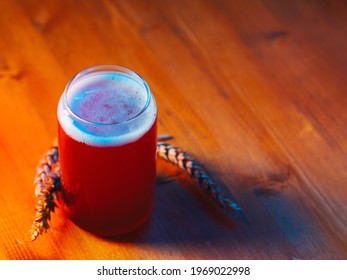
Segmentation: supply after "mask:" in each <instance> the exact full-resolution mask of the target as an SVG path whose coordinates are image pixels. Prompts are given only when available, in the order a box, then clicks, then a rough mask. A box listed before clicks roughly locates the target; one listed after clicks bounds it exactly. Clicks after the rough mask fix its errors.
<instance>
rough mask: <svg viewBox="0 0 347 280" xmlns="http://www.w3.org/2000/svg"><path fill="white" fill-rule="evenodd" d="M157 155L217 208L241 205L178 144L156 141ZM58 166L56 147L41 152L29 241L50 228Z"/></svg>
mask: <svg viewBox="0 0 347 280" xmlns="http://www.w3.org/2000/svg"><path fill="white" fill-rule="evenodd" d="M170 138H171V136H169V135H159V136H158V140H167V139H170ZM157 155H158V157H161V158H163V159H165V160H166V161H168V162H171V163H172V164H174V165H176V166H178V167H180V168H181V169H183V170H184V171H186V172H187V173H188V174H189V175H190V176H191V177H193V178H194V179H196V181H197V184H198V187H199V188H200V189H202V190H204V191H205V193H206V194H207V195H208V197H209V198H210V199H212V200H213V201H214V202H215V203H216V204H217V205H218V206H219V207H221V208H222V209H224V210H225V211H227V212H230V213H233V214H235V216H237V215H238V214H239V213H240V211H241V208H240V207H239V206H238V205H237V204H236V203H235V202H234V201H233V200H231V199H230V198H228V197H226V196H225V194H224V192H223V191H222V189H221V188H220V187H218V185H217V184H216V183H215V182H214V181H213V180H212V179H211V178H210V176H209V175H208V174H207V172H206V171H205V170H204V168H202V167H201V166H200V164H199V163H198V162H197V161H196V160H195V159H194V158H192V157H191V156H190V155H188V154H187V153H186V152H185V151H183V150H182V149H181V148H179V147H175V146H172V145H170V144H168V143H166V142H158V143H157ZM60 175H61V173H60V165H59V153H58V146H57V145H53V146H52V148H51V149H50V150H49V151H48V152H46V153H45V154H44V156H43V157H42V159H41V160H40V162H39V165H38V167H37V172H36V177H35V181H34V185H35V195H36V196H37V197H38V201H37V203H36V207H35V211H36V214H35V218H34V222H33V224H32V226H31V230H30V233H31V241H35V240H36V239H37V237H38V236H39V235H41V234H43V233H45V232H47V230H48V229H49V228H50V220H51V212H54V210H55V208H56V207H57V204H56V201H57V200H58V193H59V192H60V191H61V183H60Z"/></svg>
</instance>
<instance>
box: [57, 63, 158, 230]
mask: <svg viewBox="0 0 347 280" xmlns="http://www.w3.org/2000/svg"><path fill="white" fill-rule="evenodd" d="M57 113H58V136H59V137H58V140H59V141H58V143H59V161H60V167H61V183H62V198H63V201H64V207H63V208H64V211H65V212H66V213H67V214H68V216H69V217H70V219H71V220H72V221H73V222H74V223H75V224H77V225H78V226H79V227H81V228H83V229H85V230H87V231H89V232H92V233H94V234H97V235H118V234H123V233H126V232H129V231H131V230H133V229H135V228H137V227H139V226H140V225H141V224H143V223H144V222H145V221H146V220H147V219H148V218H149V216H150V214H151V212H152V208H153V201H154V189H155V177H156V147H157V146H156V141H157V139H156V137H157V107H156V103H155V99H154V97H153V95H152V93H151V91H150V88H149V86H148V84H147V83H146V81H145V80H144V79H143V78H142V77H141V76H139V75H138V74H136V73H135V72H133V71H131V70H129V69H127V68H123V67H120V66H114V65H100V66H94V67H91V68H88V69H86V70H84V71H82V72H80V73H79V74H77V75H76V76H75V77H74V78H73V79H72V80H71V81H70V82H69V83H68V84H67V86H66V88H65V90H64V92H63V94H62V96H61V98H60V101H59V104H58V112H57Z"/></svg>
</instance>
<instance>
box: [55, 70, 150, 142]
mask: <svg viewBox="0 0 347 280" xmlns="http://www.w3.org/2000/svg"><path fill="white" fill-rule="evenodd" d="M87 78H88V81H87V79H86V77H81V78H79V79H77V80H74V81H73V82H72V83H71V84H70V85H69V86H68V89H66V90H68V92H69V94H68V95H67V96H68V98H67V99H66V100H65V101H66V102H67V103H68V104H69V108H68V107H67V106H66V102H65V101H64V95H62V97H61V98H60V101H59V104H58V121H59V123H60V125H61V127H62V128H63V129H64V131H65V132H66V134H67V135H69V136H70V137H71V138H73V139H75V140H76V141H79V142H82V143H85V144H88V145H92V146H98V147H107V146H118V145H123V144H126V143H130V142H133V141H136V140H137V139H139V138H140V137H141V136H142V135H144V134H145V133H146V132H147V131H148V130H149V129H150V128H151V127H152V125H153V123H154V121H155V118H156V104H155V100H154V98H153V96H151V98H150V102H149V104H148V105H147V108H146V110H145V111H144V112H142V113H141V111H142V109H143V108H144V107H145V106H146V102H147V101H148V100H147V99H148V98H147V89H148V88H146V87H145V85H144V84H143V83H142V84H141V83H140V81H135V80H133V79H131V78H129V77H127V76H126V75H123V74H110V73H98V74H94V75H89V76H87ZM148 90H149V89H148ZM93 92H99V93H100V94H102V96H103V98H101V101H100V100H99V101H97V102H93V106H89V107H90V108H89V107H88V108H87V110H86V108H84V107H83V106H82V107H81V106H79V105H78V104H81V103H80V102H81V101H83V100H85V98H86V97H87V96H88V95H89V94H92V93H93ZM107 95H109V97H107ZM105 96H106V97H105ZM87 98H88V97H87ZM100 102H101V103H100ZM87 105H90V103H88V104H87ZM105 107H107V108H106V109H105V111H104V116H103V114H99V111H98V110H100V109H103V108H105ZM124 107H127V108H125V110H123V109H124ZM70 108H71V109H70ZM110 108H111V109H110ZM129 108H130V109H131V110H129ZM71 110H72V111H73V112H74V113H72V112H71ZM112 110H114V111H112ZM116 111H117V114H112V113H115V112H116ZM139 113H141V114H139ZM74 114H75V115H74ZM76 115H77V116H76ZM106 115H107V116H106ZM79 118H83V119H85V120H87V122H84V121H83V120H81V119H79Z"/></svg>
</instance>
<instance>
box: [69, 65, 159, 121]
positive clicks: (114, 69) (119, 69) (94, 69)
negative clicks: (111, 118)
mask: <svg viewBox="0 0 347 280" xmlns="http://www.w3.org/2000/svg"><path fill="white" fill-rule="evenodd" d="M101 72H106V73H122V74H125V75H127V76H128V77H130V78H131V79H133V80H136V81H138V82H141V84H142V85H143V86H144V87H145V90H146V103H145V105H144V107H143V108H142V109H141V111H140V112H139V113H138V114H137V115H135V116H133V117H131V118H130V119H128V120H126V121H122V122H116V123H100V122H94V121H89V120H86V119H85V118H83V117H81V116H79V115H77V114H76V113H75V112H74V111H73V110H72V108H71V107H70V105H69V102H68V98H67V96H68V92H69V88H70V86H72V85H73V83H74V82H76V81H78V79H80V78H81V77H83V76H84V75H87V74H92V73H101ZM151 99H152V93H151V90H150V88H149V86H148V84H147V82H146V80H145V79H144V78H142V77H141V76H140V75H139V74H137V73H136V72H134V71H133V70H131V69H129V68H126V67H123V66H118V65H113V64H101V65H95V66H91V67H88V68H86V69H84V70H82V71H80V72H79V73H77V74H76V75H75V76H73V77H72V78H71V79H70V81H69V82H68V83H67V85H66V87H65V89H64V92H63V102H64V104H65V108H66V110H67V111H68V112H69V114H71V116H73V117H74V118H75V119H77V120H79V121H81V122H83V123H86V124H89V125H95V126H122V125H126V124H128V123H131V122H133V121H135V120H136V119H138V118H139V117H140V116H141V115H142V114H143V113H144V112H145V111H146V110H147V108H148V106H149V104H150V102H151Z"/></svg>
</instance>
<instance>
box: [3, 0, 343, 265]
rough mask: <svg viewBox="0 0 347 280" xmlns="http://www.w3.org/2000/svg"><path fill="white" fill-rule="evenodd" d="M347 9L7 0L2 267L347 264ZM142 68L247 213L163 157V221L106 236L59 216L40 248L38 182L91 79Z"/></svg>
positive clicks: (159, 201)
mask: <svg viewBox="0 0 347 280" xmlns="http://www.w3.org/2000/svg"><path fill="white" fill-rule="evenodd" d="M346 34H347V5H346V2H345V1H333V3H330V2H329V1H301V0H294V1H289V0H284V1H276V0H262V1H252V0H249V1H243V0H238V1H227V0H218V1H212V0H203V1H198V0H194V1H183V0H165V1H163V0H157V1H143V0H131V1H116V0H114V1H111V0H102V1H96V0H95V1H68V0H64V1H62V0H60V1H48V0H46V1H41V0H40V1H39V0H33V1H29V0H24V1H20V0H18V1H1V2H0V114H1V122H0V131H1V137H0V174H1V175H0V186H1V187H0V188H1V189H0V190H1V191H0V233H1V235H0V259H346V258H347V241H346V240H347V203H346V202H347V186H346V182H347V157H346V156H347V110H346V107H347V94H346V78H347V52H346V50H347V37H346ZM98 64H116V65H122V66H125V67H128V68H130V69H133V70H135V71H136V72H138V73H140V74H141V75H142V76H143V77H144V78H145V79H146V80H147V82H148V83H149V85H150V87H151V89H152V91H153V94H154V96H155V98H156V100H157V104H158V110H159V133H169V134H171V135H173V136H174V137H175V138H174V140H172V141H171V143H172V144H173V145H178V146H180V147H182V148H184V149H185V150H186V151H188V152H189V153H190V154H191V155H193V156H194V157H195V158H196V159H198V160H199V161H200V162H201V163H202V164H203V165H204V167H206V169H207V170H208V171H209V174H210V175H211V177H212V178H213V179H214V180H215V181H216V182H217V183H218V184H219V185H220V186H221V187H222V188H223V189H224V190H225V192H227V193H228V194H230V195H232V196H233V197H234V199H235V201H236V202H237V203H238V204H239V205H240V206H241V208H242V214H241V215H240V216H239V218H238V219H237V220H236V221H233V220H231V219H229V218H227V217H225V216H224V214H223V213H222V212H221V211H220V210H219V209H217V208H216V207H215V205H214V204H213V203H211V202H210V201H209V200H208V199H206V198H205V197H204V195H203V193H201V192H200V191H199V190H198V188H197V185H196V183H195V182H194V180H192V179H190V178H189V176H187V175H186V174H185V173H183V172H180V171H179V170H178V169H177V168H175V167H174V166H171V165H170V164H169V163H165V162H164V161H162V160H158V182H157V188H156V203H155V208H154V211H153V215H152V217H151V219H150V220H149V222H148V223H147V224H146V225H145V226H144V227H142V228H141V229H140V230H138V231H136V232H134V233H131V234H128V235H126V236H122V237H114V238H101V237H98V236H94V235H92V234H89V233H88V232H85V231H83V230H81V229H79V228H78V227H77V226H75V225H74V224H73V223H72V222H70V221H69V220H67V219H64V218H63V217H62V215H61V213H60V212H59V210H58V211H57V213H56V214H54V215H53V217H52V228H51V229H50V230H49V232H48V233H46V234H44V235H42V236H40V237H39V238H38V239H37V240H36V241H35V242H31V243H27V244H20V243H19V242H18V240H23V239H25V237H26V236H27V234H28V230H29V228H30V226H31V223H32V220H33V217H34V209H33V208H34V205H35V203H36V197H35V195H34V187H33V179H34V176H35V168H36V165H37V164H38V161H39V159H40V157H41V156H42V154H43V153H44V152H45V151H46V150H47V148H49V147H50V145H51V143H52V141H53V139H54V138H55V137H56V136H57V120H56V107H57V102H58V99H59V97H60V95H61V93H62V91H63V89H64V87H65V85H66V83H67V82H68V80H69V79H70V78H71V77H72V76H73V75H75V74H76V73H77V72H79V71H81V70H82V69H84V68H87V67H89V66H92V65H98Z"/></svg>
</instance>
